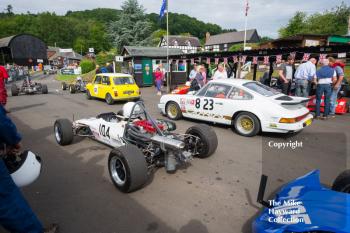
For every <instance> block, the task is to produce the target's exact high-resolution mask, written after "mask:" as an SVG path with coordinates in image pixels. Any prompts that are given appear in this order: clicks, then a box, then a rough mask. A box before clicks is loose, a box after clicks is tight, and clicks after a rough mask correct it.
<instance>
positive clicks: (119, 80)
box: [113, 77, 135, 85]
mask: <svg viewBox="0 0 350 233" xmlns="http://www.w3.org/2000/svg"><path fill="white" fill-rule="evenodd" d="M113 82H114V84H115V85H128V84H135V81H134V79H133V78H132V77H115V78H113Z"/></svg>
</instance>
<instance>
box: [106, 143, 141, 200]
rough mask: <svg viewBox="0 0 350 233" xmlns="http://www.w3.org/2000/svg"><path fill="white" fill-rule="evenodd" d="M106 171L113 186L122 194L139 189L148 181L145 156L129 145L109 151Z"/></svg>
mask: <svg viewBox="0 0 350 233" xmlns="http://www.w3.org/2000/svg"><path fill="white" fill-rule="evenodd" d="M108 171H109V175H110V177H111V179H112V182H113V184H114V185H115V186H116V187H117V189H119V190H120V191H121V192H124V193H129V192H132V191H135V190H137V189H140V188H141V187H142V186H143V185H144V184H145V183H146V182H147V180H148V168H147V163H146V160H145V156H144V155H143V154H142V153H141V151H140V150H139V149H138V148H137V147H136V146H134V145H131V144H128V145H125V146H121V147H118V148H115V149H113V150H112V151H111V153H110V154H109V158H108Z"/></svg>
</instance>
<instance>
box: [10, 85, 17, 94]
mask: <svg viewBox="0 0 350 233" xmlns="http://www.w3.org/2000/svg"><path fill="white" fill-rule="evenodd" d="M11 94H12V96H18V94H19V90H18V87H17V85H16V84H12V85H11Z"/></svg>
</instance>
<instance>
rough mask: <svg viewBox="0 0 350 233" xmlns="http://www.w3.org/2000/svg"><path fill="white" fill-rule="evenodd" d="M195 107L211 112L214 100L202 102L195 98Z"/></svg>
mask: <svg viewBox="0 0 350 233" xmlns="http://www.w3.org/2000/svg"><path fill="white" fill-rule="evenodd" d="M195 107H196V108H197V109H203V110H209V111H212V110H214V100H213V99H203V101H201V99H200V98H197V99H196V102H195Z"/></svg>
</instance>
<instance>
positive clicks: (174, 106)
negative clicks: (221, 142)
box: [158, 79, 313, 137]
mask: <svg viewBox="0 0 350 233" xmlns="http://www.w3.org/2000/svg"><path fill="white" fill-rule="evenodd" d="M307 102H308V98H302V97H294V96H293V97H292V96H287V95H284V94H281V93H280V92H278V91H276V90H274V89H272V88H270V87H267V86H265V85H263V84H261V83H259V82H255V81H250V80H243V79H225V80H215V81H210V82H209V83H208V84H206V85H205V86H204V87H202V88H201V89H200V90H199V91H196V92H189V93H188V94H186V95H174V94H169V95H164V96H162V97H161V99H160V103H159V104H158V108H159V109H160V110H161V111H162V113H163V114H165V115H166V116H168V118H170V119H172V120H178V119H180V118H181V117H187V118H193V119H198V120H203V121H208V122H215V123H220V124H226V125H230V126H232V128H233V129H234V130H235V131H236V132H237V133H238V134H240V135H242V136H246V137H252V136H255V135H256V134H258V133H259V132H260V131H262V132H276V133H291V132H298V131H300V130H302V129H303V128H305V127H307V126H309V125H311V123H312V119H313V116H312V114H310V112H309V110H308V109H307V108H306V107H305V104H306V103H307Z"/></svg>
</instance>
